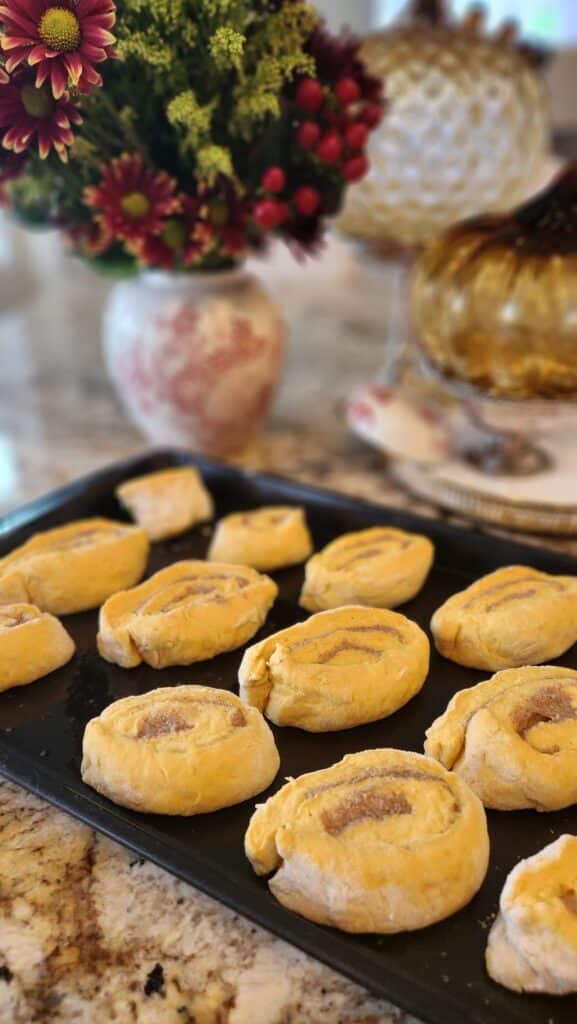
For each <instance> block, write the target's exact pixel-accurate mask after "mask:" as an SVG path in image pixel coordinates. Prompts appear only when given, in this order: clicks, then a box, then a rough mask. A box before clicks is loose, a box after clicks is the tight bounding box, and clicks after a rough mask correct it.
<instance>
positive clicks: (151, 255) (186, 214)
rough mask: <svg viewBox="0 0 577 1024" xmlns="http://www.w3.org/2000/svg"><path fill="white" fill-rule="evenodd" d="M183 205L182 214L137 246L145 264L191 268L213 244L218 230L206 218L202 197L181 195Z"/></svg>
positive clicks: (172, 218) (172, 267)
mask: <svg viewBox="0 0 577 1024" xmlns="http://www.w3.org/2000/svg"><path fill="white" fill-rule="evenodd" d="M179 207H180V209H179V212H178V214H177V215H175V216H174V217H170V218H169V219H168V220H166V221H165V223H164V225H163V227H162V229H161V231H160V233H159V234H156V235H148V236H147V237H146V238H143V239H142V240H141V241H140V242H139V243H138V244H137V245H136V246H135V251H136V253H137V255H138V256H139V258H140V260H141V262H142V263H146V264H147V265H148V266H150V267H162V268H163V269H164V270H173V269H174V268H175V267H177V266H183V267H191V266H194V265H195V264H197V263H200V262H201V260H202V258H203V256H206V255H207V253H208V252H209V251H210V249H211V248H212V247H213V244H214V241H215V237H216V232H215V229H214V227H213V226H212V225H211V224H209V223H208V222H207V221H206V220H205V219H203V210H202V209H201V204H200V202H199V200H198V199H196V198H193V197H192V196H187V195H184V194H181V195H180V196H179Z"/></svg>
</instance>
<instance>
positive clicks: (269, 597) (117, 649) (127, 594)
mask: <svg viewBox="0 0 577 1024" xmlns="http://www.w3.org/2000/svg"><path fill="white" fill-rule="evenodd" d="M277 592H278V591H277V586H276V583H273V581H272V580H271V579H269V578H268V576H261V575H260V573H258V572H255V570H254V569H250V568H248V567H247V566H242V565H222V564H220V563H217V562H197V561H190V562H177V563H176V564H175V565H170V566H169V567H168V568H167V569H161V571H160V572H157V573H156V575H155V576H151V578H150V579H148V580H146V581H145V582H144V583H141V584H140V586H139V587H133V589H132V590H126V591H123V592H122V593H120V594H115V595H114V597H111V598H110V600H108V601H107V602H106V604H104V605H103V607H102V608H101V609H100V622H99V631H98V638H97V640H98V650H99V652H100V654H101V655H102V657H103V658H105V659H106V660H107V661H111V662H113V663H114V664H116V665H121V666H122V668H134V667H135V666H136V665H140V664H141V663H142V662H143V661H144V662H146V664H147V665H151V666H152V668H166V667H167V666H168V665H191V664H192V663H193V662H195V661H206V660H207V659H208V658H214V657H216V655H217V654H222V653H223V652H224V651H234V650H235V649H236V648H237V647H240V646H241V645H242V644H244V643H246V641H247V640H250V639H251V638H252V637H253V636H254V634H255V633H256V632H257V630H259V629H260V627H261V626H262V624H263V622H264V620H265V619H266V617H267V614H268V612H269V609H270V608H271V606H272V604H273V602H274V600H275V598H276V595H277Z"/></svg>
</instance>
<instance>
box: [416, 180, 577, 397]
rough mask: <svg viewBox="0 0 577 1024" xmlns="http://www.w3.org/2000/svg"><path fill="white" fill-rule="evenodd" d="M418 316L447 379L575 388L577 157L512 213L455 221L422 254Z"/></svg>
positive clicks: (484, 388) (534, 391)
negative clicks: (536, 194)
mask: <svg viewBox="0 0 577 1024" xmlns="http://www.w3.org/2000/svg"><path fill="white" fill-rule="evenodd" d="M412 305H413V318H414V321H415V327H416V330H417V334H418V336H419V338H420V343H421V346H422V349H423V351H424V353H425V356H426V358H427V359H428V361H429V362H430V363H431V364H432V365H433V366H434V367H435V368H436V370H437V371H438V372H439V373H440V374H441V375H442V376H443V377H444V378H445V379H446V380H449V381H452V382H454V383H457V384H461V385H462V384H466V385H468V386H469V387H472V388H474V389H475V390H476V391H478V392H481V393H483V394H485V395H491V396H495V397H497V398H505V399H523V400H526V399H545V400H548V399H565V400H574V399H576V398H577V162H576V163H573V164H569V165H568V166H567V167H566V168H565V170H564V171H563V172H562V174H561V175H560V176H559V177H558V178H557V179H556V181H555V182H554V183H553V184H552V185H551V186H550V187H549V188H548V189H546V191H545V192H543V193H542V194H541V195H539V196H538V197H537V198H536V199H533V200H531V201H530V202H529V203H526V204H525V205H523V206H521V207H519V208H518V209H517V210H515V211H513V212H512V213H511V214H509V215H487V216H482V217H478V218H475V219H474V220H470V221H465V222H464V223H462V224H458V225H456V226H455V227H454V228H452V229H451V230H449V231H448V232H447V233H446V234H444V235H442V236H441V237H440V238H438V239H437V240H436V241H434V242H433V243H432V244H431V245H430V246H429V247H428V248H427V249H426V250H425V252H424V253H423V255H422V256H421V257H420V259H419V261H418V263H417V266H416V269H415V275H414V282H413V293H412Z"/></svg>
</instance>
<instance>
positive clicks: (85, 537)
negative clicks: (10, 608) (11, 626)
mask: <svg viewBox="0 0 577 1024" xmlns="http://www.w3.org/2000/svg"><path fill="white" fill-rule="evenodd" d="M149 548H150V545H149V541H148V537H147V536H146V534H145V532H144V530H141V529H139V527H137V526H127V525H126V523H117V522H114V521H113V520H111V519H81V520H78V521H77V522H75V523H69V524H68V525H67V526H58V527H57V528H56V529H55V530H47V531H46V532H45V533H37V534H35V536H34V537H31V538H30V540H28V541H26V543H25V544H23V545H22V546H21V547H19V548H16V550H15V551H12V552H11V553H10V554H9V555H6V557H5V558H2V559H0V604H13V603H15V602H24V603H30V604H34V605H36V606H37V607H38V608H41V609H42V610H43V611H46V612H52V613H53V614H54V615H71V614H73V613H74V612H83V611H88V610H89V609H90V608H98V606H99V605H101V604H102V602H103V601H106V599H107V597H110V595H111V594H114V593H116V591H117V590H123V589H124V588H125V587H131V586H132V585H133V584H134V583H137V582H138V580H139V579H141V577H142V574H143V573H144V570H145V568H146V562H147V560H148V552H149Z"/></svg>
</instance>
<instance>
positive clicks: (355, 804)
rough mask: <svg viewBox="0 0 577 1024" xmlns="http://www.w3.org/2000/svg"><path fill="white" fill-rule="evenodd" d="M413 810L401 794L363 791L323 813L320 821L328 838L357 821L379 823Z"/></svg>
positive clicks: (374, 790) (338, 833)
mask: <svg viewBox="0 0 577 1024" xmlns="http://www.w3.org/2000/svg"><path fill="white" fill-rule="evenodd" d="M412 811H413V808H412V806H411V804H410V803H409V801H408V800H407V798H406V797H405V796H404V795H403V793H395V792H390V793H383V792H382V791H380V790H378V789H365V790H361V791H360V792H357V793H352V794H351V795H350V796H349V797H348V798H347V799H345V800H342V801H341V803H339V804H337V806H336V807H333V808H331V809H330V810H326V811H323V812H322V814H321V816H320V817H321V821H322V824H323V826H324V828H325V830H326V831H327V832H328V834H329V835H330V836H338V835H340V834H341V832H344V830H345V829H346V828H348V827H349V825H354V824H356V823H357V822H359V821H380V820H382V819H383V818H387V817H392V816H394V815H399V814H411V813H412Z"/></svg>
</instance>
